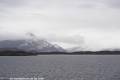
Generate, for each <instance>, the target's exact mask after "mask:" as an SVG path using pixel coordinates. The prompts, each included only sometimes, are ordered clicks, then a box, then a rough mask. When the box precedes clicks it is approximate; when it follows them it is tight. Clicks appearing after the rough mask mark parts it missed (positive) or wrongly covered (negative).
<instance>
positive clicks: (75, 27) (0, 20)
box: [0, 0, 120, 50]
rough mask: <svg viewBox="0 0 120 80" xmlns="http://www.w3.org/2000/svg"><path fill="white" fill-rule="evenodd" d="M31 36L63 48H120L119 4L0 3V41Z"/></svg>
mask: <svg viewBox="0 0 120 80" xmlns="http://www.w3.org/2000/svg"><path fill="white" fill-rule="evenodd" d="M28 32H31V33H34V34H35V35H36V36H38V37H39V38H45V39H46V40H48V41H49V42H51V43H53V44H58V45H60V46H61V47H63V48H72V47H80V48H82V49H85V50H102V49H119V48H120V36H119V34H120V0H0V40H4V39H17V38H21V37H25V36H26V33H28Z"/></svg>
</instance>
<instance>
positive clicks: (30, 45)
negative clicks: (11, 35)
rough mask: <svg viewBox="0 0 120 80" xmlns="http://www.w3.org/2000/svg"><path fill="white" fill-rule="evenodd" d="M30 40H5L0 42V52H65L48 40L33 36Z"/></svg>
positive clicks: (31, 35)
mask: <svg viewBox="0 0 120 80" xmlns="http://www.w3.org/2000/svg"><path fill="white" fill-rule="evenodd" d="M29 36H30V38H28V39H21V40H3V41H0V50H19V51H20V50H21V51H26V52H65V50H64V49H63V48H62V47H60V46H58V45H53V44H51V43H49V42H48V41H46V40H43V39H38V38H36V37H35V36H34V35H33V34H29Z"/></svg>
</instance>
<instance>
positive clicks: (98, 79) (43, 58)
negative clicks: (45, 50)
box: [0, 55, 120, 80]
mask: <svg viewBox="0 0 120 80" xmlns="http://www.w3.org/2000/svg"><path fill="white" fill-rule="evenodd" d="M33 75H34V76H39V77H43V78H44V79H45V80H120V55H103V56H102V55H40V56H21V57H15V56H14V57H0V77H9V76H16V77H30V76H33Z"/></svg>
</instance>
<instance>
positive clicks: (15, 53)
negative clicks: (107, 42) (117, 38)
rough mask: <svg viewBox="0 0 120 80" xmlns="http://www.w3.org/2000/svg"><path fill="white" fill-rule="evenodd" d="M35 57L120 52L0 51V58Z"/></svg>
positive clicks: (115, 52) (119, 52) (117, 53)
mask: <svg viewBox="0 0 120 80" xmlns="http://www.w3.org/2000/svg"><path fill="white" fill-rule="evenodd" d="M37 55H120V51H96V52H92V51H80V52H32V51H31V52H26V51H10V50H5V51H0V56H37Z"/></svg>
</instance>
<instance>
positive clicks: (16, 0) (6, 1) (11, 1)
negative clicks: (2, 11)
mask: <svg viewBox="0 0 120 80" xmlns="http://www.w3.org/2000/svg"><path fill="white" fill-rule="evenodd" d="M23 2H24V0H0V5H3V6H9V7H10V6H13V7H14V6H19V5H21V4H23Z"/></svg>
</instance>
